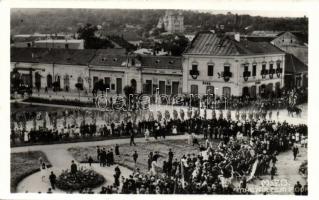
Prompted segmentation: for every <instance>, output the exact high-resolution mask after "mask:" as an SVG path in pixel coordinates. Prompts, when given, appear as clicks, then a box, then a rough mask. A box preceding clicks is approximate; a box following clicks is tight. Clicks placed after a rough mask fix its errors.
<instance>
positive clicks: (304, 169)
mask: <svg viewBox="0 0 319 200" xmlns="http://www.w3.org/2000/svg"><path fill="white" fill-rule="evenodd" d="M299 173H300V174H301V175H302V176H303V177H307V176H308V161H307V160H305V161H304V162H303V163H301V165H300V167H299Z"/></svg>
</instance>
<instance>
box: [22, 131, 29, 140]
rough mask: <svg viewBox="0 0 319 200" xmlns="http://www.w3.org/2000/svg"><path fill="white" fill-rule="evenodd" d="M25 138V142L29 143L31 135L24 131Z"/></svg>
mask: <svg viewBox="0 0 319 200" xmlns="http://www.w3.org/2000/svg"><path fill="white" fill-rule="evenodd" d="M23 136H24V137H23V140H24V142H29V133H28V132H27V131H26V130H23Z"/></svg>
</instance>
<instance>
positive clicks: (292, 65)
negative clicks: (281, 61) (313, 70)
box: [285, 53, 308, 73]
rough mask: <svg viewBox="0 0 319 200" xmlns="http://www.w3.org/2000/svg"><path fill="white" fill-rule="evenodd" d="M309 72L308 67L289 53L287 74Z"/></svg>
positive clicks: (286, 62) (287, 56)
mask: <svg viewBox="0 0 319 200" xmlns="http://www.w3.org/2000/svg"><path fill="white" fill-rule="evenodd" d="M307 71H308V66H307V65H306V64H304V63H303V62H302V61H300V60H299V59H298V58H297V57H295V56H294V55H292V54H289V53H287V54H286V55H285V73H301V72H307Z"/></svg>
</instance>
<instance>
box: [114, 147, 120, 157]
mask: <svg viewBox="0 0 319 200" xmlns="http://www.w3.org/2000/svg"><path fill="white" fill-rule="evenodd" d="M115 155H117V156H119V155H120V146H119V145H118V144H116V145H115Z"/></svg>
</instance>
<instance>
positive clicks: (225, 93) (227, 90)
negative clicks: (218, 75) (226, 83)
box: [223, 87, 231, 98]
mask: <svg viewBox="0 0 319 200" xmlns="http://www.w3.org/2000/svg"><path fill="white" fill-rule="evenodd" d="M230 91H231V89H230V87H223V96H224V97H226V98H230V95H231V93H230Z"/></svg>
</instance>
